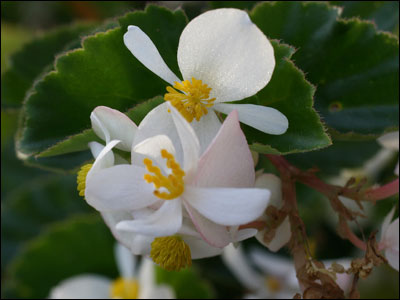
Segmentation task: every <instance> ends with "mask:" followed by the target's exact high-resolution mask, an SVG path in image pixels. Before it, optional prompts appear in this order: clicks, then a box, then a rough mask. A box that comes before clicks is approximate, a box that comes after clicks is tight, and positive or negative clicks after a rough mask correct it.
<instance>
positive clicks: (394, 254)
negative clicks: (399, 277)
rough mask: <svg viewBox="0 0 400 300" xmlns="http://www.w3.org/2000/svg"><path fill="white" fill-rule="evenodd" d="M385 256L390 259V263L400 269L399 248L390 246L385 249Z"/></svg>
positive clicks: (397, 269)
mask: <svg viewBox="0 0 400 300" xmlns="http://www.w3.org/2000/svg"><path fill="white" fill-rule="evenodd" d="M385 257H386V259H387V260H388V263H389V265H390V266H391V267H392V268H393V269H395V270H396V271H399V248H397V249H391V248H388V249H386V250H385Z"/></svg>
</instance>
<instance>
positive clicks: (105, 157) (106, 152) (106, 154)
mask: <svg viewBox="0 0 400 300" xmlns="http://www.w3.org/2000/svg"><path fill="white" fill-rule="evenodd" d="M118 143H119V141H118V140H114V141H111V142H109V143H108V144H107V145H106V146H105V147H103V149H102V150H101V151H100V153H99V154H98V155H97V157H96V160H95V162H94V163H93V166H92V167H91V168H90V170H89V172H88V173H87V175H86V183H87V182H88V181H89V180H90V179H91V178H92V176H93V175H94V174H96V173H97V172H99V171H100V170H103V169H106V168H110V167H112V166H113V165H114V153H113V152H112V149H113V148H114V147H115V145H117V144H118ZM99 149H100V148H98V149H96V151H97V150H99ZM86 192H87V189H86V190H85V197H86Z"/></svg>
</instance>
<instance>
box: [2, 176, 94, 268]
mask: <svg viewBox="0 0 400 300" xmlns="http://www.w3.org/2000/svg"><path fill="white" fill-rule="evenodd" d="M76 187H77V184H76V176H58V175H56V176H54V174H53V175H47V176H46V175H44V176H39V177H36V178H34V179H33V180H29V181H25V182H23V181H21V178H20V184H19V188H18V189H14V191H13V192H9V193H7V196H6V197H5V198H4V200H2V209H1V228H2V229H1V245H2V251H1V267H2V270H3V268H4V267H5V266H6V265H7V263H8V262H9V261H10V260H11V259H12V258H13V257H14V256H15V255H17V253H18V252H19V250H20V247H21V245H23V244H24V243H25V242H26V241H28V240H29V239H31V238H33V237H36V236H37V235H39V234H40V233H41V232H42V231H43V229H44V228H46V227H47V226H49V225H51V224H52V223H54V222H58V221H60V220H63V219H65V218H66V217H68V216H71V215H72V214H77V213H82V212H85V213H87V212H91V211H93V210H92V208H91V207H90V206H89V205H88V204H87V203H86V201H85V200H84V199H83V198H82V197H80V196H79V195H78V192H77V190H76Z"/></svg>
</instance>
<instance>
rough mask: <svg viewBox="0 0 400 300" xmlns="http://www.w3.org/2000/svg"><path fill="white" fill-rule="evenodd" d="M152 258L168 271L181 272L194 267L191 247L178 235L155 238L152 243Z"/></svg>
mask: <svg viewBox="0 0 400 300" xmlns="http://www.w3.org/2000/svg"><path fill="white" fill-rule="evenodd" d="M150 257H151V259H152V260H153V261H154V262H155V263H156V264H158V265H159V266H161V267H162V268H164V269H165V270H167V271H179V270H180V269H182V268H185V267H190V266H191V265H192V255H191V253H190V248H189V246H188V245H187V244H186V243H185V242H184V241H183V240H182V238H181V237H180V236H176V235H174V236H164V237H158V238H155V239H154V241H153V242H152V243H151V251H150Z"/></svg>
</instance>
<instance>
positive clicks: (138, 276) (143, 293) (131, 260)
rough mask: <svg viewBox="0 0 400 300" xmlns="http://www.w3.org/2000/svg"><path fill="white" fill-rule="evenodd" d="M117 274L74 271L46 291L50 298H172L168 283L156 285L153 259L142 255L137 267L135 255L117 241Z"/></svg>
mask: <svg viewBox="0 0 400 300" xmlns="http://www.w3.org/2000/svg"><path fill="white" fill-rule="evenodd" d="M115 257H116V261H117V266H118V269H119V272H120V275H121V277H120V278H118V279H116V280H114V281H113V280H111V279H109V278H107V277H104V276H101V275H96V274H82V275H77V276H74V277H71V278H68V279H66V280H63V281H61V282H60V283H59V284H58V285H57V286H56V287H54V288H53V289H52V290H51V291H50V294H49V298H50V299H115V298H118V299H175V293H174V291H173V290H172V288H171V287H169V286H167V285H165V284H163V285H156V283H155V276H154V263H153V262H152V261H151V260H148V259H145V258H142V262H141V264H140V266H139V267H138V269H137V270H135V266H136V257H134V256H132V254H131V253H130V251H129V250H128V249H126V248H125V247H123V246H121V245H119V244H118V245H116V247H115Z"/></svg>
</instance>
